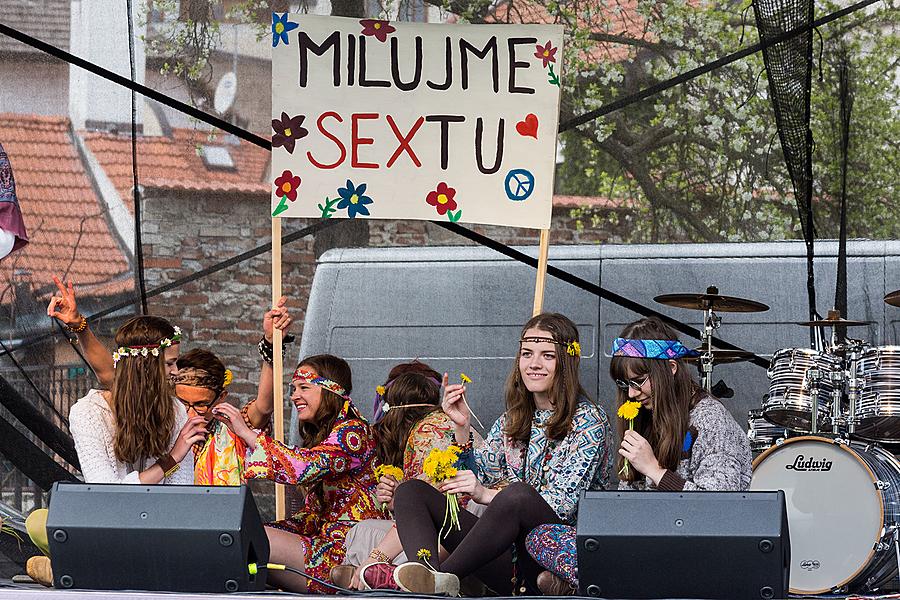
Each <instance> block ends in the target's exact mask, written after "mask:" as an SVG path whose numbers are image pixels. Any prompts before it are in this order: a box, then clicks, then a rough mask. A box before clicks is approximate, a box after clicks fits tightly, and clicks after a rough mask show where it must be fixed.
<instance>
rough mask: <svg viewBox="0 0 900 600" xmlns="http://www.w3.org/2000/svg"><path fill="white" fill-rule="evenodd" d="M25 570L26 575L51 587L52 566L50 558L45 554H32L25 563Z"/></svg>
mask: <svg viewBox="0 0 900 600" xmlns="http://www.w3.org/2000/svg"><path fill="white" fill-rule="evenodd" d="M25 572H26V573H28V576H29V577H31V578H32V579H34V580H35V581H36V582H38V583H40V584H41V585H43V586H46V587H53V568H52V567H51V566H50V559H49V558H47V557H46V556H32V557H31V558H29V559H28V562H26V563H25Z"/></svg>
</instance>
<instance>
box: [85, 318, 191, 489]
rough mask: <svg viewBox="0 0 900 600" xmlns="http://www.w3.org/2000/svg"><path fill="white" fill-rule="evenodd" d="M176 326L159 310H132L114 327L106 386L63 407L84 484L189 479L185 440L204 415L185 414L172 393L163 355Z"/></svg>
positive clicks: (169, 350)
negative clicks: (135, 313) (149, 313)
mask: <svg viewBox="0 0 900 600" xmlns="http://www.w3.org/2000/svg"><path fill="white" fill-rule="evenodd" d="M180 341H181V331H180V330H179V329H178V328H177V327H172V325H171V324H169V322H168V321H166V320H165V319H161V318H159V317H135V318H133V319H131V320H130V321H128V322H127V323H125V324H124V325H122V326H121V327H120V328H119V330H118V331H117V332H116V346H117V350H116V351H115V352H114V353H113V364H114V367H115V368H114V371H115V375H114V377H113V381H112V388H111V389H110V390H109V391H101V390H96V389H95V390H90V391H89V392H88V393H87V395H86V396H84V397H83V398H81V399H80V400H78V402H76V403H75V404H74V405H73V406H72V408H71V410H70V412H69V430H70V431H71V433H72V438H73V439H74V441H75V450H76V451H77V452H78V460H79V462H80V463H81V473H82V475H83V476H84V480H85V481H86V482H88V483H144V484H154V483H176V484H188V485H190V484H192V483H194V462H193V455H192V453H191V446H192V445H193V444H196V443H198V442H202V441H203V440H204V439H205V437H206V431H205V427H206V420H205V419H204V418H203V417H194V418H191V419H189V418H188V417H187V415H186V414H185V411H184V407H183V406H182V405H181V403H180V402H178V400H177V399H175V397H174V396H173V394H172V387H171V385H170V384H169V378H168V376H167V374H166V362H167V361H172V362H173V363H174V362H175V360H176V359H177V356H178V346H179V343H180Z"/></svg>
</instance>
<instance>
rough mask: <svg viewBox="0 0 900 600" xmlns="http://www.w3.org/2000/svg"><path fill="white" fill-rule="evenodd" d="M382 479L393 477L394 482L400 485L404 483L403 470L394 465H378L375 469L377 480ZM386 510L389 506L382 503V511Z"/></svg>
mask: <svg viewBox="0 0 900 600" xmlns="http://www.w3.org/2000/svg"><path fill="white" fill-rule="evenodd" d="M382 477H393V478H394V481H396V482H397V483H400V482H401V481H403V469H401V468H400V467H395V466H394V465H378V466H377V467H375V478H376V479H381V478H382ZM386 508H387V504H386V503H384V502H382V503H381V510H382V511H384V510H385V509H386Z"/></svg>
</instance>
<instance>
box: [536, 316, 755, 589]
mask: <svg viewBox="0 0 900 600" xmlns="http://www.w3.org/2000/svg"><path fill="white" fill-rule="evenodd" d="M612 353H613V358H612V360H611V361H610V365H609V374H610V376H611V377H612V378H613V380H614V381H615V382H616V386H617V387H618V402H619V404H620V405H622V404H624V403H627V402H632V403H640V407H639V410H638V411H637V416H636V417H635V418H634V422H633V425H634V428H633V429H631V428H630V427H626V422H625V419H619V434H620V436H621V439H622V444H621V446H620V447H619V489H622V490H663V491H672V492H677V491H682V490H684V491H690V490H719V491H723V490H746V489H748V488H749V487H750V476H751V466H750V463H751V453H750V445H749V442H748V440H747V434H746V433H745V432H744V430H743V428H741V426H740V425H739V424H738V422H737V421H735V419H734V417H732V416H731V413H729V412H728V409H726V408H725V407H724V406H723V405H722V403H721V402H719V400H717V399H716V398H713V397H712V396H710V395H709V394H707V393H706V391H705V390H703V389H702V388H701V387H700V386H699V385H697V383H696V382H695V381H694V380H693V379H692V377H691V375H690V372H689V371H688V365H687V364H685V363H684V362H683V361H682V360H681V359H682V357H684V356H689V355H692V354H693V355H695V354H696V353H695V352H693V351H692V350H688V349H687V348H685V347H684V346H683V345H682V344H681V342H679V341H678V338H677V337H676V334H675V332H674V331H673V330H672V329H671V328H670V327H668V326H667V325H665V324H664V323H663V322H662V321H660V320H659V319H657V318H652V317H651V318H646V319H641V320H640V321H636V322H634V323H632V324H630V325H628V326H627V327H625V329H624V330H623V331H622V334H621V337H619V338H616V340H615V342H614V343H613V348H612ZM635 408H637V407H635ZM527 544H528V551H529V552H530V553H531V555H532V556H533V557H534V558H535V560H537V561H538V562H539V563H540V564H541V565H542V566H543V567H544V568H546V569H548V570H549V572H548V573H542V574H541V579H540V583H541V586H540V587H541V590H542V591H543V592H544V593H545V594H548V595H554V596H557V595H561V594H563V593H573V592H574V590H575V589H576V588H577V586H578V572H577V560H576V546H575V528H574V527H572V526H568V525H559V524H547V525H542V526H540V527H538V528H537V529H536V530H535V531H533V532H532V533H531V534H530V535H529V536H528V540H527ZM551 573H552V574H553V575H551Z"/></svg>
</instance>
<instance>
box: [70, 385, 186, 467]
mask: <svg viewBox="0 0 900 600" xmlns="http://www.w3.org/2000/svg"><path fill="white" fill-rule="evenodd" d="M173 402H174V403H175V405H176V406H175V409H176V410H175V427H174V428H173V430H172V445H174V444H175V440H176V439H177V438H178V434H179V433H180V432H181V428H182V427H184V424H185V423H186V422H187V413H186V412H185V410H184V406H182V405H181V403H180V402H178V401H177V400H173ZM69 431H71V432H72V438H73V439H74V440H75V451H76V452H78V461H79V462H80V463H81V474H82V475H83V476H84V481H85V482H86V483H137V484H139V483H140V482H141V480H140V472H141V471H143V470H146V469H148V468H149V467H151V466H152V465H153V463H155V462H156V458H153V459H146V460H142V461H141V462H140V464H134V465H132V464H128V463H124V462H121V461H119V460H118V459H117V458H116V455H115V452H113V437H114V435H115V431H116V422H115V419H114V418H113V413H112V409H111V408H110V407H109V404H108V403H107V402H106V399H105V398H104V397H103V392H101V391H100V390H90V391H89V392H88V393H87V395H86V396H84V397H83V398H81V399H79V400H78V402H76V403H75V404H74V405H73V406H72V408H71V410H70V411H69ZM160 483H167V484H181V485H191V484H193V483H194V457H193V453H191V452H188V453H187V454H186V455H185V457H184V459H183V460H182V461H181V464H180V466H179V468H178V470H177V471H175V472H174V473H172V475H171V477H166V478H165V479H163V480H162V481H161V482H160Z"/></svg>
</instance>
